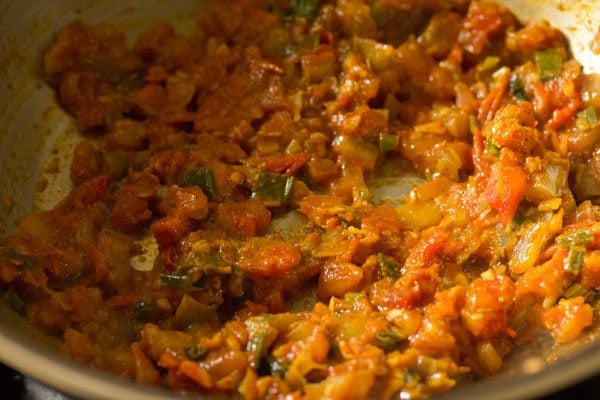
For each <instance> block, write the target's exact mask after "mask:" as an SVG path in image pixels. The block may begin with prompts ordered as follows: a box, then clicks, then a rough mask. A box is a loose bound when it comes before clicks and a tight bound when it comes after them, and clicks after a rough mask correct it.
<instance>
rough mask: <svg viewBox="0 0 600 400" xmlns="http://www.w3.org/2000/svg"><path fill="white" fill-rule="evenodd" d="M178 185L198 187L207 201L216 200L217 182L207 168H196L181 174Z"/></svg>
mask: <svg viewBox="0 0 600 400" xmlns="http://www.w3.org/2000/svg"><path fill="white" fill-rule="evenodd" d="M179 185H180V186H182V187H190V186H199V187H200V189H202V192H204V194H205V195H206V197H208V199H209V200H212V201H214V200H217V199H218V197H219V196H218V191H217V181H216V179H215V175H214V174H213V172H212V171H211V170H210V169H208V168H204V167H202V168H196V169H193V170H190V171H187V172H186V173H185V174H183V177H182V178H181V181H180V182H179Z"/></svg>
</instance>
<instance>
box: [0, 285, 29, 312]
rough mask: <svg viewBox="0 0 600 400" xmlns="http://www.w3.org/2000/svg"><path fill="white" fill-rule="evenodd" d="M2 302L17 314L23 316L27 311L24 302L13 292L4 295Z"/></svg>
mask: <svg viewBox="0 0 600 400" xmlns="http://www.w3.org/2000/svg"><path fill="white" fill-rule="evenodd" d="M4 301H5V302H6V304H8V305H9V307H10V308H11V309H12V310H13V311H14V312H16V313H17V314H20V315H24V314H25V311H26V310H27V306H26V305H25V302H24V301H23V300H22V299H21V297H19V295H18V294H16V293H15V292H14V291H13V290H9V291H8V292H6V293H4Z"/></svg>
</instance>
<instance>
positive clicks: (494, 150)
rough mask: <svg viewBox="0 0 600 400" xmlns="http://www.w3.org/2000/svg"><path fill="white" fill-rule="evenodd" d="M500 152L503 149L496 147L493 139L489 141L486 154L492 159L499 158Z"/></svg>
mask: <svg viewBox="0 0 600 400" xmlns="http://www.w3.org/2000/svg"><path fill="white" fill-rule="evenodd" d="M500 150H501V148H500V147H499V146H496V144H495V143H494V142H493V141H492V140H491V139H488V140H487V143H486V146H485V152H486V153H487V154H488V155H490V156H492V157H498V156H499V155H500Z"/></svg>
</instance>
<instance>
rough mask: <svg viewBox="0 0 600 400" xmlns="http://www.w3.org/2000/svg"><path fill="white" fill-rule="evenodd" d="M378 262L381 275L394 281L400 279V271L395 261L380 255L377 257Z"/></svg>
mask: <svg viewBox="0 0 600 400" xmlns="http://www.w3.org/2000/svg"><path fill="white" fill-rule="evenodd" d="M377 261H379V271H381V274H382V275H383V276H384V277H386V278H388V279H391V280H393V281H395V280H397V279H398V278H400V270H399V269H398V265H397V264H396V262H394V260H392V259H391V258H389V257H387V256H386V255H384V254H382V253H379V254H378V255H377Z"/></svg>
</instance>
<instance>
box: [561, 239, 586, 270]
mask: <svg viewBox="0 0 600 400" xmlns="http://www.w3.org/2000/svg"><path fill="white" fill-rule="evenodd" d="M584 258H585V248H583V247H581V246H571V248H570V249H569V255H568V256H567V258H565V264H564V267H565V270H566V271H568V272H570V273H572V274H573V275H579V274H580V273H581V266H582V265H583V259H584Z"/></svg>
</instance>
